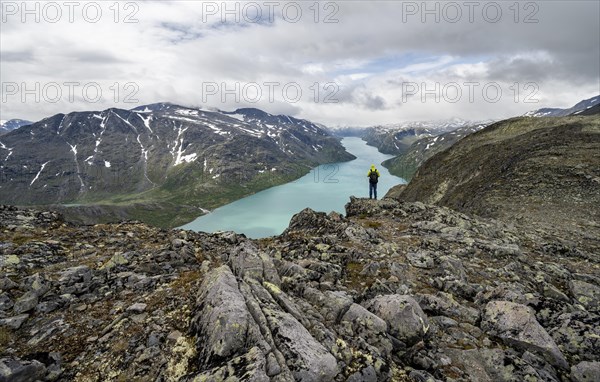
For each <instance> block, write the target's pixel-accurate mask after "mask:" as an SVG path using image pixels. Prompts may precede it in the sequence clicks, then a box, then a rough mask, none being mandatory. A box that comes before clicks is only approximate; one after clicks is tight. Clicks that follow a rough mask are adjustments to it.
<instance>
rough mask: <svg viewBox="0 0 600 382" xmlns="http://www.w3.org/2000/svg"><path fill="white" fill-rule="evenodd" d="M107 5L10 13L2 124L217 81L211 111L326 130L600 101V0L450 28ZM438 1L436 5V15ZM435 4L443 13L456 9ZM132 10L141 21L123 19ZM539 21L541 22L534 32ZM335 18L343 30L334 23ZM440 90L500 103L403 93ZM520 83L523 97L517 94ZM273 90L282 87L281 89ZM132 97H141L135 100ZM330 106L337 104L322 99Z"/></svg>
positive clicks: (373, 15)
mask: <svg viewBox="0 0 600 382" xmlns="http://www.w3.org/2000/svg"><path fill="white" fill-rule="evenodd" d="M41 4H43V3H41ZM59 4H61V3H59ZM102 4H103V17H102V18H101V19H100V21H99V22H97V23H89V22H86V21H85V20H84V19H83V18H82V17H81V12H79V13H77V12H75V16H76V17H75V22H74V23H69V22H65V20H63V19H61V21H59V22H57V23H54V24H52V23H47V22H43V21H42V22H40V23H36V22H32V18H31V17H30V18H29V19H28V21H27V22H26V23H22V22H21V21H20V19H19V17H15V16H7V21H6V22H3V23H2V33H1V35H0V80H1V82H2V84H3V97H5V99H3V100H2V101H3V102H2V104H1V105H0V114H1V115H0V117H1V118H2V119H9V118H24V119H30V120H37V119H41V118H43V117H46V116H48V115H51V114H56V113H61V112H62V113H66V112H70V111H74V110H91V109H104V108H108V107H113V106H115V107H122V108H131V107H134V106H137V105H139V104H147V103H152V102H158V101H170V102H173V103H181V104H191V105H199V104H202V103H203V102H202V98H203V90H206V86H208V85H210V84H211V83H216V84H217V86H218V87H219V89H218V92H217V94H214V95H210V96H208V95H206V94H205V96H204V98H205V100H206V101H207V102H206V104H207V105H206V106H212V107H218V108H221V109H235V108H237V107H247V106H255V107H259V108H263V109H265V110H267V111H269V112H274V113H283V112H285V113H290V114H295V115H297V116H299V117H302V118H309V119H314V120H316V121H320V122H324V123H331V124H355V125H369V124H378V123H391V122H396V121H400V120H419V119H421V120H422V119H433V118H432V117H434V116H435V117H440V118H446V117H452V116H459V117H463V118H501V117H509V116H512V115H515V114H522V113H524V112H526V111H528V110H530V109H535V108H538V107H542V106H571V105H572V104H574V103H575V102H577V101H579V100H581V99H583V98H587V97H591V96H594V95H596V94H598V93H599V92H600V74H599V72H600V51H599V49H600V48H599V46H600V20H599V19H598V17H597V15H598V13H599V11H600V3H598V2H590V1H569V2H567V1H563V2H560V1H553V2H536V3H535V4H536V5H537V7H538V8H537V10H536V9H535V8H525V6H526V5H525V4H522V9H520V12H519V14H518V15H515V14H514V13H513V12H512V11H511V9H509V8H508V7H509V6H510V5H512V4H513V3H512V2H499V3H498V4H501V6H502V10H503V15H502V18H501V20H499V21H498V22H496V23H491V22H488V21H486V20H485V18H484V17H483V14H482V9H483V8H484V7H485V6H486V3H485V2H483V3H478V4H479V6H478V7H477V8H476V9H475V11H474V13H473V15H474V20H473V22H470V20H468V14H467V12H466V11H467V9H465V8H463V9H462V11H463V17H462V18H461V20H460V21H459V22H457V23H449V22H446V21H445V20H444V16H448V14H443V13H440V22H439V23H436V22H435V21H434V20H433V16H432V15H425V17H426V20H425V22H422V20H421V17H422V15H421V14H419V13H417V14H415V15H412V14H409V13H410V12H407V11H408V9H407V8H406V7H407V6H408V5H410V4H416V5H417V6H418V7H420V4H421V2H415V3H411V2H400V1H379V2H378V1H352V2H322V3H320V5H321V9H320V12H319V14H318V19H319V21H320V22H317V23H315V20H314V19H315V16H317V15H315V12H314V7H313V9H310V8H309V7H310V6H312V5H313V4H314V3H313V2H306V3H301V4H302V5H303V13H302V17H301V18H300V20H299V21H298V22H295V23H293V22H289V21H286V20H285V19H284V18H283V16H284V15H283V14H282V10H283V8H284V6H285V3H281V5H280V6H279V7H277V8H276V9H275V12H274V15H275V19H274V20H273V22H270V21H269V17H268V13H267V12H266V11H267V8H266V6H265V5H264V4H263V3H262V2H258V4H262V5H263V15H262V16H263V17H262V19H261V22H260V23H252V22H248V20H246V19H247V18H248V17H250V16H252V15H251V14H240V15H239V18H240V22H238V23H236V22H233V21H232V18H231V17H232V16H231V15H230V16H228V18H229V22H227V23H225V24H223V23H221V21H220V19H221V16H222V15H221V14H219V12H217V14H210V15H207V12H203V11H206V10H209V9H211V8H206V7H207V6H209V5H210V4H209V3H207V2H199V1H198V2H196V1H169V2H161V1H148V2H147V1H143V2H135V3H133V4H135V5H136V7H137V8H136V7H132V8H128V9H125V8H124V4H130V3H119V4H120V5H121V9H120V10H119V15H118V17H119V22H117V23H115V22H114V16H115V14H114V11H113V10H111V9H109V6H111V5H112V4H113V3H102ZM203 4H204V8H203ZM212 4H213V5H214V4H216V5H217V6H219V5H220V4H221V2H216V3H212ZM235 4H238V6H239V9H240V10H243V9H244V6H247V4H249V3H247V2H246V3H244V2H240V3H235V2H232V3H230V6H231V7H234V6H235ZM327 4H330V5H329V6H328V7H327V8H326V6H327ZM332 4H333V5H332ZM435 4H436V3H428V7H429V8H428V9H433V7H434V6H435ZM437 4H439V5H437V6H438V7H439V9H440V12H442V11H443V9H444V6H445V3H444V2H439V3H437ZM458 4H462V3H460V2H459V3H458ZM3 6H4V5H3ZM336 6H337V7H338V8H336ZM230 9H231V8H230ZM293 10H294V8H293V7H290V8H288V11H289V13H288V16H290V15H292V16H293V12H292V11H293ZM133 11H137V12H135V15H132V12H133ZM251 11H252V9H249V12H251ZM532 12H533V13H532ZM490 14H492V12H491V11H490ZM127 15H132V16H133V18H134V19H137V20H138V22H137V23H124V22H122V21H123V19H124V17H125V16H127ZM528 15H529V16H532V17H533V18H535V19H537V20H538V22H537V23H524V22H523V21H524V18H525V17H526V16H528ZM5 16H6V14H5ZM17 16H19V15H17ZM244 16H246V17H244ZM326 16H330V18H331V19H334V20H335V19H337V20H338V22H337V23H324V22H323V19H324V18H325V17H326ZM516 16H518V19H519V20H518V21H519V22H517V23H515V22H514V18H515V17H516ZM205 18H206V22H205V20H204V19H205ZM595 32H598V33H595ZM24 82H25V83H26V84H27V86H28V89H32V88H34V87H35V83H36V82H37V83H39V86H40V92H42V90H43V89H44V86H46V90H47V91H48V92H49V91H51V90H53V88H52V86H49V84H52V83H57V84H59V85H60V86H59V89H60V90H62V92H63V98H62V99H61V100H60V101H58V102H48V101H49V100H48V98H49V97H48V96H52V94H46V97H44V96H43V94H42V97H41V100H40V102H39V103H36V102H34V101H35V100H33V96H31V95H29V96H28V97H27V101H28V102H21V96H20V94H16V95H11V94H10V92H7V91H5V90H9V88H6V86H7V84H13V83H14V84H17V86H18V87H19V89H18V90H23V89H22V86H21V84H22V83H24ZM65 82H76V83H79V84H80V85H79V87H76V88H75V90H76V91H75V96H74V99H73V100H69V99H68V98H67V97H66V96H67V95H68V94H67V92H68V90H69V88H68V87H67V86H65V85H64V83H65ZM129 82H133V83H134V84H129V85H127V84H128V83H129ZM436 82H437V83H438V84H439V86H440V88H441V89H443V87H444V86H445V85H446V90H448V89H449V88H448V86H449V84H452V83H457V84H459V85H461V88H462V89H461V90H462V91H463V93H464V92H465V91H468V88H465V86H464V83H469V82H477V83H480V84H481V85H480V87H483V86H484V85H485V84H487V83H497V84H499V86H500V87H501V88H502V89H503V97H502V98H501V99H500V100H499V101H498V102H495V103H492V102H489V100H486V99H485V97H482V96H481V93H479V96H478V97H475V99H474V100H473V102H471V100H468V97H466V98H467V99H466V100H465V96H464V94H463V97H462V98H461V100H460V101H458V102H448V100H447V99H445V98H444V97H442V98H441V100H440V102H435V100H434V99H433V97H431V96H429V97H428V98H427V99H426V102H422V97H421V95H420V94H416V95H414V96H412V97H408V98H406V99H404V98H403V92H402V91H403V90H407V89H406V86H407V84H412V83H416V84H419V86H421V85H422V84H423V83H425V84H426V86H428V87H427V89H431V88H433V89H435V83H436ZM515 82H516V83H518V84H519V93H518V94H517V95H518V98H519V99H518V102H514V101H515V99H514V98H515V97H514V96H515V94H514V91H512V90H511V89H510V87H511V86H512V85H514V83H515ZM530 82H533V83H535V85H536V86H537V89H538V90H537V94H536V98H538V99H539V100H540V103H539V104H529V103H525V102H524V101H523V99H524V96H525V95H527V94H528V93H527V91H528V89H525V88H524V87H525V85H526V84H528V83H530ZM89 83H97V84H99V87H100V89H101V90H102V97H101V98H100V99H99V101H98V102H96V103H91V102H89V99H88V100H86V99H83V97H82V91H83V89H82V87H83V85H84V84H89ZM223 83H224V84H226V86H227V88H228V89H232V88H233V89H235V83H238V84H239V89H240V92H242V91H243V90H244V89H245V90H247V91H248V92H249V93H248V94H255V93H253V91H255V90H256V88H258V89H260V91H261V92H262V94H261V97H260V98H259V100H258V102H256V103H252V102H244V98H248V97H244V94H239V96H240V97H239V98H240V101H241V102H236V100H235V97H234V96H233V95H227V96H225V99H224V100H223V90H225V89H224V88H223V86H222V84H223ZM272 83H278V84H279V85H277V86H273V87H272V88H271V87H269V86H272V85H268V84H272ZM288 83H293V84H298V86H299V87H300V89H301V90H302V95H301V97H300V99H299V100H298V101H296V100H295V99H290V98H295V95H294V94H293V90H294V89H295V87H294V86H295V85H294V86H292V87H288V90H289V94H284V93H283V88H284V85H285V84H288ZM332 83H333V84H334V85H335V86H337V89H336V88H335V86H334V87H332V86H333V85H332ZM315 84H317V85H316V86H315ZM94 89H95V88H94V87H91V88H89V89H88V90H89V91H90V93H93V92H92V91H93V90H94ZM117 90H118V91H117ZM270 90H274V92H273V94H270V93H271V92H270ZM421 90H422V89H421ZM529 90H530V89H529ZM133 93H135V94H133ZM92 95H93V94H92ZM128 95H133V97H132V98H135V99H138V100H139V102H138V103H135V104H130V103H124V102H123V101H124V98H125V97H126V96H128ZM271 95H272V96H273V98H274V99H273V101H271V100H270V97H269V96H271ZM328 97H329V99H330V100H332V99H333V100H335V99H337V100H338V101H339V102H338V103H328V102H324V100H325V99H328ZM115 98H116V100H115ZM446 98H447V97H446ZM246 101H249V100H248V99H246Z"/></svg>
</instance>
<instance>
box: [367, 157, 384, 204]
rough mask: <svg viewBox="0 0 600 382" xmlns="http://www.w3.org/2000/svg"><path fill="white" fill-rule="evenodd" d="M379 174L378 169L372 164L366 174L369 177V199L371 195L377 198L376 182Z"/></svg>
mask: <svg viewBox="0 0 600 382" xmlns="http://www.w3.org/2000/svg"><path fill="white" fill-rule="evenodd" d="M380 176H381V174H379V170H377V169H376V168H375V165H374V164H372V165H371V169H370V170H369V173H368V174H367V177H368V178H369V199H372V198H373V197H375V199H377V182H378V181H379V177H380Z"/></svg>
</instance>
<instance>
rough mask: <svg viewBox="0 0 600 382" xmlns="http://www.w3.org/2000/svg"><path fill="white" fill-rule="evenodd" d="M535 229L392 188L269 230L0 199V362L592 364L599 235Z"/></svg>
mask: <svg viewBox="0 0 600 382" xmlns="http://www.w3.org/2000/svg"><path fill="white" fill-rule="evenodd" d="M476 134H477V133H476ZM546 235H547V232H546V231H544V228H543V227H542V226H539V225H535V224H533V225H531V226H527V227H523V228H519V229H517V228H515V227H514V225H513V224H508V223H507V222H503V221H498V220H493V219H481V218H477V217H475V216H470V215H465V214H463V213H459V212H457V211H453V210H451V209H448V208H444V207H439V206H435V205H427V204H423V203H420V202H399V201H396V200H393V199H384V200H377V201H375V200H368V199H356V198H351V200H350V202H349V203H348V204H347V205H346V216H342V215H340V214H338V213H330V214H325V213H323V212H315V211H312V210H310V209H305V210H303V211H300V212H299V213H298V214H296V215H295V216H294V217H293V218H292V219H291V222H290V225H289V227H288V229H287V230H286V231H285V233H284V234H282V235H279V236H277V237H273V238H270V239H268V240H250V239H248V238H246V237H245V236H243V235H236V234H234V233H232V232H222V233H216V234H207V233H202V232H192V231H183V230H165V229H158V228H156V227H151V226H147V225H145V224H142V223H139V222H124V223H120V224H98V225H93V226H80V225H70V224H65V222H64V221H63V220H62V219H61V217H60V216H59V215H58V214H56V213H53V212H49V211H43V210H42V211H40V210H24V209H17V208H14V207H8V206H0V243H1V244H0V248H1V250H2V252H0V253H1V254H0V259H1V260H2V261H0V333H1V335H0V349H2V351H0V380H2V381H73V380H75V381H141V380H144V381H229V382H240V381H265V382H267V381H289V382H292V381H315V382H329V381H399V382H400V381H402V382H411V381H465V382H467V381H481V382H485V381H488V382H489V381H534V380H535V381H557V382H558V381H565V382H566V381H597V380H598V379H597V378H594V375H596V376H597V372H598V365H599V361H600V352H599V351H598V350H599V349H598V338H599V337H600V327H599V325H598V322H600V274H599V272H598V268H597V264H598V257H597V254H598V252H597V251H596V252H592V253H589V252H584V251H582V250H580V249H578V248H571V247H569V245H568V244H567V242H566V239H568V238H562V239H561V238H558V237H551V238H548V237H546ZM594 373H596V374H594ZM581 376H583V377H581Z"/></svg>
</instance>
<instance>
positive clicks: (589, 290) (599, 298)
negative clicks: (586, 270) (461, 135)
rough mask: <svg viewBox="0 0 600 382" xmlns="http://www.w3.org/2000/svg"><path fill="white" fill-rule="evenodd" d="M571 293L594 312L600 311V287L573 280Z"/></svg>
mask: <svg viewBox="0 0 600 382" xmlns="http://www.w3.org/2000/svg"><path fill="white" fill-rule="evenodd" d="M570 287H571V292H572V293H573V296H575V299H576V300H577V301H578V302H579V303H580V304H581V305H583V306H584V307H585V308H586V309H588V310H589V311H592V312H599V311H600V287H599V286H597V285H594V284H590V283H587V282H585V281H579V280H572V281H571V283H570Z"/></svg>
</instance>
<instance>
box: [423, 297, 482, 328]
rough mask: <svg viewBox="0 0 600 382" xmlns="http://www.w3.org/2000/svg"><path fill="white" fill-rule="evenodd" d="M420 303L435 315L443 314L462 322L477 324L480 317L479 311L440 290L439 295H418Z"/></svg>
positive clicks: (424, 308)
mask: <svg viewBox="0 0 600 382" xmlns="http://www.w3.org/2000/svg"><path fill="white" fill-rule="evenodd" d="M417 299H418V301H419V305H420V306H422V307H423V310H424V311H426V312H427V313H429V314H433V315H443V316H448V317H452V318H455V319H457V320H459V321H462V322H467V323H469V324H475V323H476V322H477V320H478V319H479V311H478V310H477V309H474V308H470V307H467V306H464V305H461V304H459V303H458V302H457V301H456V300H455V299H454V298H453V296H452V295H451V294H449V293H444V292H439V293H438V294H437V295H435V296H434V295H430V294H424V295H418V298H417Z"/></svg>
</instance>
